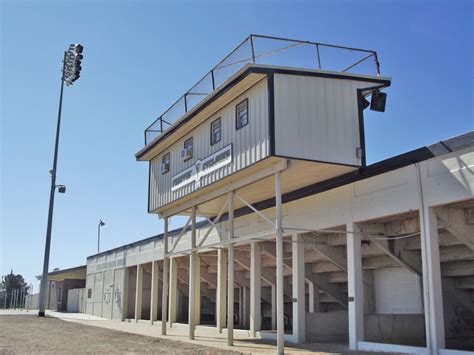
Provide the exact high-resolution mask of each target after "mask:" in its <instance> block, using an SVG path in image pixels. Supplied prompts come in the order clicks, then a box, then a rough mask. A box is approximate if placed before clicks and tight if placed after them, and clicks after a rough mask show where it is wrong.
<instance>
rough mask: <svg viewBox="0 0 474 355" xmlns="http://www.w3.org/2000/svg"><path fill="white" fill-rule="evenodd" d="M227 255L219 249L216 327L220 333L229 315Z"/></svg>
mask: <svg viewBox="0 0 474 355" xmlns="http://www.w3.org/2000/svg"><path fill="white" fill-rule="evenodd" d="M226 285H227V255H226V253H225V250H223V249H219V250H218V251H217V290H216V327H217V330H218V332H219V333H222V329H223V328H225V324H226V317H227V293H226V292H227V288H226Z"/></svg>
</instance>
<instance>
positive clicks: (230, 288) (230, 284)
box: [227, 191, 234, 346]
mask: <svg viewBox="0 0 474 355" xmlns="http://www.w3.org/2000/svg"><path fill="white" fill-rule="evenodd" d="M227 197H228V205H229V207H228V210H229V212H228V214H229V240H232V239H233V238H234V191H229V193H228V194H227ZM228 245H229V246H228V247H227V248H228V250H227V264H228V271H227V345H229V346H232V345H234V244H233V243H230V244H228Z"/></svg>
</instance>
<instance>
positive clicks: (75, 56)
mask: <svg viewBox="0 0 474 355" xmlns="http://www.w3.org/2000/svg"><path fill="white" fill-rule="evenodd" d="M83 49H84V47H83V46H82V45H80V44H71V45H70V46H69V49H68V50H67V51H65V52H64V58H63V69H62V71H61V91H60V94H59V109H58V121H57V124H56V140H55V144H54V156H53V169H52V170H50V171H49V173H50V174H51V190H50V194H49V211H48V225H47V227H46V244H45V248H44V261H43V276H42V277H41V286H40V299H39V312H38V316H40V317H44V316H45V311H46V292H47V290H48V269H49V253H50V247H51V230H52V224H53V209H54V194H55V192H56V188H58V191H59V192H60V193H65V192H66V187H65V186H64V185H56V172H57V163H58V148H59V132H60V130H61V111H62V106H63V92H64V83H66V85H67V86H69V85H72V84H73V83H74V82H75V81H76V80H77V79H79V77H80V72H81V69H82V67H81V62H82V58H83V56H82V51H83Z"/></svg>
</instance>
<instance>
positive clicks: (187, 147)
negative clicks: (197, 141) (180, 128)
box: [181, 137, 193, 161]
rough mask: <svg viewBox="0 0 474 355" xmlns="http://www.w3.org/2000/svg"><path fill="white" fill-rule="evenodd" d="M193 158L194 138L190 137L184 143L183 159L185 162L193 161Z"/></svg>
mask: <svg viewBox="0 0 474 355" xmlns="http://www.w3.org/2000/svg"><path fill="white" fill-rule="evenodd" d="M192 157H193V137H190V138H188V139H186V140H185V141H184V147H183V150H182V151H181V159H183V160H184V161H186V160H189V159H192Z"/></svg>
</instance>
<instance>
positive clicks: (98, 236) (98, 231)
mask: <svg viewBox="0 0 474 355" xmlns="http://www.w3.org/2000/svg"><path fill="white" fill-rule="evenodd" d="M103 226H105V223H104V222H102V220H101V219H99V223H98V224H97V254H99V253H100V228H101V227H103Z"/></svg>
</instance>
